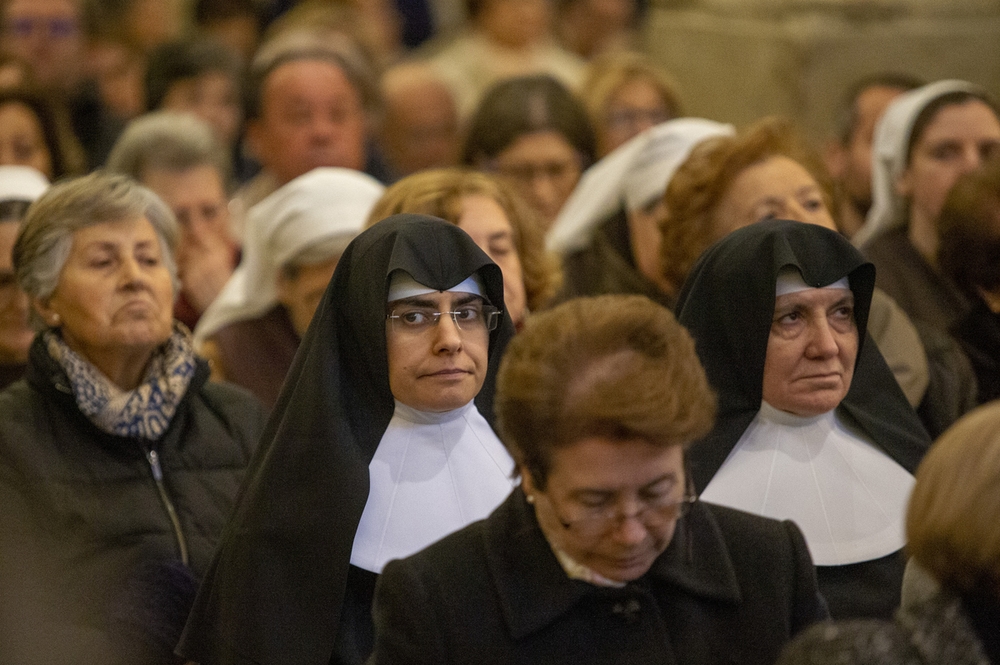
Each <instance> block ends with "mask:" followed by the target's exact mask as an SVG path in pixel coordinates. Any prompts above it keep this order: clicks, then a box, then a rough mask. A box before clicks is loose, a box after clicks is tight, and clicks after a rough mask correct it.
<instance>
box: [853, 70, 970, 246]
mask: <svg viewBox="0 0 1000 665" xmlns="http://www.w3.org/2000/svg"><path fill="white" fill-rule="evenodd" d="M952 92H972V93H977V94H985V93H984V90H983V89H982V88H981V87H979V86H977V85H974V84H972V83H969V82H968V81H959V80H956V79H949V80H944V81H935V82H934V83H929V84H928V85H925V86H923V87H922V88H917V89H916V90H911V91H910V92H907V93H905V94H903V95H900V96H899V97H897V98H896V99H895V100H893V101H892V103H891V104H889V106H888V108H886V110H885V113H883V114H882V118H881V119H880V120H879V121H878V124H877V125H876V126H875V138H874V140H873V142H872V207H871V209H870V210H869V211H868V217H867V219H866V220H865V223H864V225H863V226H862V227H861V228H860V229H858V232H857V233H856V234H855V235H854V238H853V239H852V242H853V243H854V245H855V246H856V247H861V246H862V245H864V244H865V243H866V242H868V241H869V240H871V239H872V238H874V237H875V236H877V235H879V234H882V233H884V232H886V231H889V230H891V229H893V228H895V227H897V226H899V225H901V224H904V223H905V222H906V220H905V219H904V218H903V212H904V210H905V202H904V201H903V199H902V198H901V197H900V196H897V195H896V181H897V180H898V179H899V177H900V176H901V175H902V174H903V171H905V170H906V157H907V154H906V153H907V148H908V147H909V144H910V133H911V132H912V131H913V122H914V121H915V120H916V119H917V116H918V115H920V112H921V111H923V110H924V108H926V107H927V105H928V104H930V103H931V102H933V101H934V100H935V99H937V98H938V97H942V96H944V95H947V94H949V93H952Z"/></svg>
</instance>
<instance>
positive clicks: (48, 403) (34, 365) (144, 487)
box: [0, 337, 264, 664]
mask: <svg viewBox="0 0 1000 665" xmlns="http://www.w3.org/2000/svg"><path fill="white" fill-rule="evenodd" d="M208 373H209V372H208V367H207V365H206V364H205V363H204V361H201V360H199V362H198V365H197V369H196V371H195V375H194V377H193V378H192V380H191V383H190V385H189V387H188V390H187V392H186V393H185V395H184V397H183V399H182V400H181V402H180V404H179V405H178V408H177V411H176V413H175V414H174V416H173V418H172V419H171V421H170V425H169V426H168V428H167V430H166V432H165V433H164V434H163V436H162V437H161V438H160V439H159V440H157V441H153V442H148V441H142V440H138V439H131V438H127V437H119V436H114V435H111V434H107V433H105V432H104V431H102V430H100V429H98V428H97V427H96V426H95V425H94V424H93V423H92V422H91V421H90V420H89V419H88V418H87V417H86V416H85V415H84V414H83V413H81V412H80V410H79V409H78V408H77V406H76V402H75V401H74V398H73V396H72V394H70V392H69V389H68V387H67V386H66V385H65V379H64V378H60V368H59V366H58V364H57V363H56V362H55V361H54V360H52V359H51V358H50V357H49V355H48V353H47V351H46V349H45V345H44V343H43V341H42V340H41V338H40V337H39V338H36V341H35V343H34V344H33V346H32V349H31V358H30V364H29V367H28V372H27V375H26V380H24V381H21V382H18V383H15V384H13V385H12V386H10V387H9V388H8V389H7V390H5V391H3V392H2V393H0V585H2V591H0V645H2V646H0V662H4V663H7V662H18V663H34V662H38V663H62V662H66V663H98V662H100V663H105V664H106V663H113V662H119V661H121V662H131V663H146V662H161V661H159V660H157V658H158V656H163V655H166V656H169V654H171V653H172V651H173V647H174V645H175V644H176V640H177V638H178V636H179V635H180V630H181V628H182V627H183V622H184V618H185V617H186V614H187V611H188V609H189V607H190V604H191V601H192V600H193V598H194V590H195V584H196V580H197V578H198V577H200V576H201V575H203V574H204V573H205V571H206V570H207V568H208V564H209V561H210V560H211V557H212V554H213V552H214V550H215V547H216V544H217V543H218V539H219V537H220V536H221V534H222V530H223V526H224V524H225V522H226V520H227V518H228V517H229V513H230V511H231V509H232V507H233V505H234V503H235V500H236V494H237V492H238V489H239V485H240V482H241V480H242V478H243V473H244V471H245V469H246V467H247V465H248V464H249V461H250V458H251V453H252V448H253V446H254V444H255V443H256V440H257V436H258V435H259V433H260V431H261V430H262V428H263V424H264V420H263V418H264V417H263V412H262V410H261V408H260V405H259V404H258V403H257V401H256V400H255V399H253V397H251V396H250V395H249V393H247V392H246V391H244V390H242V389H240V388H236V387H235V386H231V385H227V384H218V383H206V381H207V379H208ZM149 450H154V451H155V452H156V454H157V455H158V461H159V466H160V468H161V469H162V490H163V493H162V494H161V487H158V485H157V483H156V482H155V480H154V472H153V467H152V464H151V462H150V460H149V459H148V457H147V454H148V451H149ZM167 501H169V503H170V505H171V506H172V507H173V509H174V510H175V512H176V519H177V528H179V531H180V534H181V536H180V537H179V536H178V533H177V528H175V526H174V524H173V522H172V520H171V517H170V515H169V513H168V509H167V503H166V502H167ZM181 539H183V542H184V545H185V547H186V549H187V555H188V560H189V565H188V566H183V565H182V564H181V563H180V559H181V554H180V540H181Z"/></svg>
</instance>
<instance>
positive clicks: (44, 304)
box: [31, 298, 62, 328]
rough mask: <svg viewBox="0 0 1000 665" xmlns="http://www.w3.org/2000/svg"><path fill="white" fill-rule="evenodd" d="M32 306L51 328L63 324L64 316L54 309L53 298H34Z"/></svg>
mask: <svg viewBox="0 0 1000 665" xmlns="http://www.w3.org/2000/svg"><path fill="white" fill-rule="evenodd" d="M31 306H32V308H33V309H34V310H35V313H37V314H38V316H40V317H41V318H42V321H45V325H47V326H49V327H51V328H58V327H59V326H61V325H62V317H61V316H60V315H59V312H57V311H55V310H54V309H52V305H51V298H32V299H31Z"/></svg>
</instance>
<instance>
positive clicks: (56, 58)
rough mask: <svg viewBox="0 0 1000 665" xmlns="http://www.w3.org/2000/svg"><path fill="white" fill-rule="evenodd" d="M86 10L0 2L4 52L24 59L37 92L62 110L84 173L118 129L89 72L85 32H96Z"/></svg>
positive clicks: (33, 0)
mask: <svg viewBox="0 0 1000 665" xmlns="http://www.w3.org/2000/svg"><path fill="white" fill-rule="evenodd" d="M92 9H93V7H92V6H91V5H90V4H89V3H87V2H85V0H5V1H4V2H2V3H0V25H2V29H3V39H2V43H3V48H4V50H5V51H8V52H10V53H11V54H13V55H15V56H18V57H20V58H21V59H22V60H24V61H25V62H26V63H27V64H28V65H29V66H30V67H31V73H32V76H31V78H32V79H33V81H34V82H35V83H36V84H37V85H38V86H39V87H40V88H41V90H42V91H43V92H44V93H45V94H47V95H50V96H52V97H54V99H55V100H56V103H59V104H65V105H66V107H67V109H68V110H69V119H70V123H71V125H70V126H71V128H72V132H73V134H74V135H75V136H76V138H77V140H78V141H79V142H80V144H81V145H82V146H83V150H84V153H85V155H86V166H87V167H88V168H95V167H97V166H99V165H100V164H103V163H104V159H105V157H106V156H107V154H108V151H109V150H110V149H111V144H112V143H114V140H115V138H116V137H117V136H118V133H119V132H120V131H121V129H122V126H123V121H122V119H121V118H119V117H117V116H116V115H115V113H114V112H113V111H112V110H111V109H109V108H108V106H107V105H106V104H105V102H104V101H103V100H102V98H101V94H100V91H99V89H98V86H97V85H96V84H95V83H94V80H93V77H92V75H91V72H90V71H89V70H90V60H91V56H90V51H89V45H88V39H89V36H88V31H91V30H98V29H99V28H100V21H97V20H95V18H94V17H92V16H90V12H91V10H92ZM137 82H138V81H137Z"/></svg>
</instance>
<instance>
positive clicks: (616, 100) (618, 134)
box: [601, 78, 670, 155]
mask: <svg viewBox="0 0 1000 665" xmlns="http://www.w3.org/2000/svg"><path fill="white" fill-rule="evenodd" d="M667 120H670V112H669V111H668V110H667V105H666V104H665V103H664V101H663V95H662V94H660V90H659V88H657V87H656V85H655V84H654V83H653V82H652V81H650V80H649V79H646V78H634V79H630V80H628V81H626V82H625V83H623V84H622V85H620V86H618V89H617V90H615V92H614V94H612V95H611V98H610V99H609V100H608V108H607V112H606V114H605V119H604V127H603V128H602V129H603V131H602V132H601V134H602V136H601V151H602V154H605V155H606V154H607V153H609V152H611V151H612V150H614V149H615V148H617V147H618V146H620V145H621V144H623V143H625V142H626V141H628V140H629V139H630V138H632V137H633V136H635V135H637V134H639V133H641V132H642V131H643V130H646V129H649V128H650V127H652V126H654V125H658V124H660V123H661V122H666V121H667Z"/></svg>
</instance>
